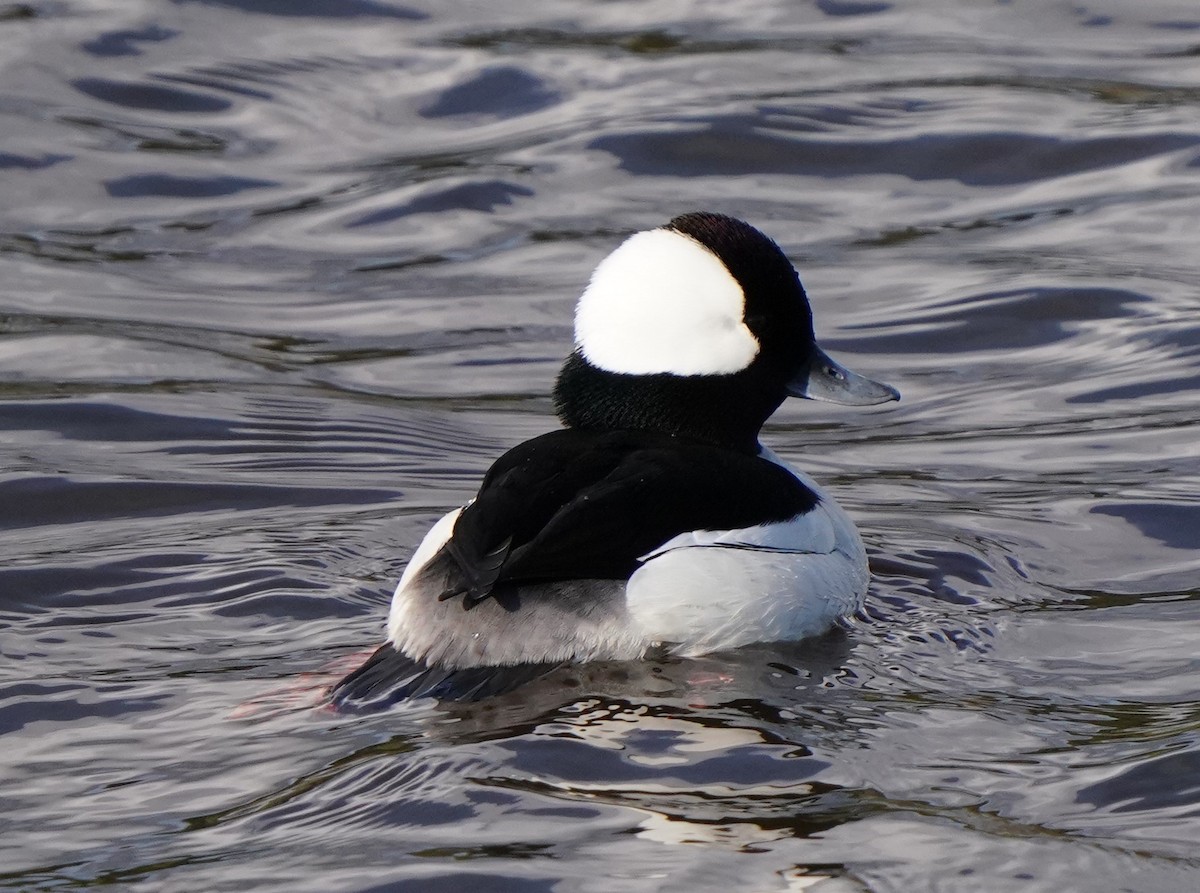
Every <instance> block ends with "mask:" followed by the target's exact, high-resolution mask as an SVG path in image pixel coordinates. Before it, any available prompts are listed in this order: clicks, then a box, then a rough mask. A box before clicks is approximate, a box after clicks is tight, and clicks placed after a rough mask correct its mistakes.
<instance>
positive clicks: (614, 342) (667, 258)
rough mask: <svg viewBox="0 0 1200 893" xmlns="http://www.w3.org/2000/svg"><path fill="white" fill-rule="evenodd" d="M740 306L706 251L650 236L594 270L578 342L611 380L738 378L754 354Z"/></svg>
mask: <svg viewBox="0 0 1200 893" xmlns="http://www.w3.org/2000/svg"><path fill="white" fill-rule="evenodd" d="M744 305H745V295H744V294H743V292H742V288H741V286H740V285H738V283H737V280H736V279H734V278H733V276H732V275H730V273H729V271H728V270H727V269H725V265H724V264H723V263H721V261H720V260H718V259H717V257H716V256H715V255H714V254H713V253H712V252H711V251H709V250H708V249H707V248H705V247H704V246H703V245H701V244H700V243H699V242H696V241H695V240H694V239H691V238H689V237H688V236H685V235H682V234H680V233H677V232H674V231H672V230H666V229H653V230H648V231H646V232H640V233H636V234H635V235H632V236H630V237H629V238H628V239H626V240H625V241H624V242H623V243H622V244H621V245H620V247H618V248H617V250H616V251H614V252H613V253H612V254H610V255H609V256H608V257H606V258H605V259H604V260H602V261H601V262H600V265H599V266H598V267H596V271H595V272H594V273H593V274H592V279H591V282H590V283H589V284H588V287H587V288H586V289H585V290H584V292H583V296H582V297H581V298H580V299H579V306H578V308H577V309H576V311H575V342H576V344H577V345H578V346H579V348H580V349H581V350H582V352H583V355H584V357H585V358H586V359H587V360H588V362H590V363H591V364H592V365H593V366H598V367H599V368H601V369H606V370H608V371H609V372H623V373H627V374H631V375H649V374H654V373H660V372H669V373H672V374H674V375H719V374H725V373H730V372H737V371H738V370H740V369H745V368H746V367H747V366H748V365H750V363H751V361H752V360H753V359H754V357H755V356H757V354H758V349H759V344H758V340H757V339H756V338H755V337H754V335H753V334H752V333H751V331H750V330H749V329H748V328H747V327H746V324H745V322H743V321H742V315H743V313H744Z"/></svg>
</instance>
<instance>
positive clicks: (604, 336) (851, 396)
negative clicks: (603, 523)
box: [554, 212, 900, 449]
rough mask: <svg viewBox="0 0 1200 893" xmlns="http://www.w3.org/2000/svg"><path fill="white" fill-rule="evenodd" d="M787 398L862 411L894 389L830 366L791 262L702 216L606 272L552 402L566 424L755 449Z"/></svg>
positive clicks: (591, 294) (631, 245) (675, 224)
mask: <svg viewBox="0 0 1200 893" xmlns="http://www.w3.org/2000/svg"><path fill="white" fill-rule="evenodd" d="M788 396H793V397H805V398H808V399H811V400H826V401H829V402H833V403H844V404H848V405H852V406H865V405H870V404H874V403H886V402H888V401H890V400H899V399H900V394H899V392H898V391H896V389H895V388H892V387H890V386H888V385H886V384H882V383H880V382H877V381H872V380H871V379H869V378H865V377H864V376H862V375H859V374H857V373H855V372H851V371H850V370H849V369H846V368H845V367H844V366H842V365H840V364H839V363H837V362H835V361H834V360H832V359H830V357H829V356H828V354H826V353H825V352H824V351H822V350H821V349H820V347H818V346H817V343H816V339H815V338H814V336H813V325H812V312H811V310H810V309H809V305H808V296H807V295H806V294H805V293H804V287H803V286H802V285H801V284H800V277H799V276H797V275H796V270H795V269H794V268H793V267H792V264H791V262H790V261H789V260H788V259H787V257H786V256H785V255H784V253H783V252H782V251H781V250H780V248H779V246H778V245H776V244H775V243H774V242H773V241H771V240H770V239H769V238H767V237H766V236H764V235H763V234H762V233H760V232H759V231H758V230H757V229H755V228H754V227H752V226H750V225H749V224H748V223H744V222H742V221H741V220H735V219H734V218H732V217H726V216H724V215H721V214H710V213H704V212H696V213H691V214H684V215H682V216H680V217H676V218H675V219H674V220H672V221H671V222H670V223H668V224H667V225H666V226H664V227H661V228H659V229H652V230H646V231H645V232H640V233H636V234H634V235H632V236H630V237H629V238H628V239H626V240H625V242H623V243H622V244H621V245H620V246H619V247H618V248H617V249H616V250H615V251H614V252H613V253H612V254H610V255H609V256H608V257H606V258H605V259H604V260H603V261H601V262H600V265H599V266H598V267H596V271H595V272H594V273H593V274H592V278H591V282H590V283H589V284H588V286H587V289H586V290H585V291H584V293H583V296H582V297H581V298H580V299H579V306H578V308H577V310H576V313H575V350H574V352H572V354H571V355H570V356H569V357H568V358H567V361H566V363H564V364H563V368H562V371H561V372H560V373H559V376H558V382H557V385H556V386H555V390H554V397H555V403H556V406H557V409H558V414H559V416H560V418H562V420H563V422H564V423H565V424H567V425H569V426H572V427H579V428H635V429H642V430H652V431H660V432H663V433H666V434H673V435H679V436H686V437H693V438H698V439H701V440H706V441H710V442H713V443H719V444H722V445H725V446H731V447H734V448H738V449H757V444H758V432H759V429H760V428H761V427H762V425H763V423H764V422H765V421H766V420H767V419H768V418H769V417H770V415H771V413H773V412H774V411H775V410H776V409H777V408H778V407H779V404H781V403H782V402H783V401H784V399H785V398H786V397H788Z"/></svg>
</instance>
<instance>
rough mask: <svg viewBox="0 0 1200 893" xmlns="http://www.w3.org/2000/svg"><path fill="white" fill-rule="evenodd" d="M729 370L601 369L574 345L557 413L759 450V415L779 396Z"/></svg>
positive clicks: (583, 422) (569, 419) (578, 423)
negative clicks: (683, 373)
mask: <svg viewBox="0 0 1200 893" xmlns="http://www.w3.org/2000/svg"><path fill="white" fill-rule="evenodd" d="M754 378H755V375H754V373H753V372H752V371H750V370H746V371H743V372H738V373H735V374H732V375H695V376H680V375H669V374H665V373H664V374H657V375H625V374H622V373H619V372H608V371H606V370H604V369H599V368H597V367H595V366H593V365H592V364H591V363H589V362H588V361H587V360H585V359H584V358H583V357H582V356H581V355H580V354H579V352H578V351H576V352H574V353H572V354H571V356H569V357H567V361H566V362H565V363H564V364H563V367H562V371H560V372H559V374H558V381H557V382H556V383H555V386H554V403H555V409H556V411H557V412H558V417H559V418H560V419H562V421H563V423H564V424H565V425H567V426H568V427H571V428H583V429H593V430H597V429H632V430H638V431H654V432H658V433H661V434H669V435H672V436H675V437H685V438H688V439H691V440H699V441H704V442H706V443H711V444H714V445H717V446H722V447H726V448H728V449H733V450H738V451H739V452H747V453H757V452H758V450H759V445H758V432H759V429H760V428H761V427H762V424H763V422H765V421H766V420H767V418H768V417H769V416H770V415H771V413H772V412H774V411H775V409H776V408H778V406H779V404H780V403H782V402H783V399H784V394H783V392H782V391H780V392H779V393H778V394H772V393H770V391H769V389H768V390H764V389H763V388H762V386H761V383H757V382H755V381H754V380H753V379H754Z"/></svg>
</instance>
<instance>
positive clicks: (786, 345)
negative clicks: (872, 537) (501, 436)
mask: <svg viewBox="0 0 1200 893" xmlns="http://www.w3.org/2000/svg"><path fill="white" fill-rule="evenodd" d="M788 396H794V397H805V398H808V399H813V400H827V401H831V402H835V403H844V404H850V405H869V404H875V403H884V402H887V401H890V400H898V399H899V398H900V394H899V393H898V392H897V391H896V390H895V389H894V388H892V387H889V386H888V385H885V384H882V383H879V382H875V381H871V380H870V379H868V378H864V377H863V376H861V375H858V374H856V373H854V372H851V371H850V370H848V369H846V368H844V367H843V366H841V365H839V364H838V363H836V362H834V361H833V360H832V359H830V358H829V357H828V356H827V355H826V354H825V353H824V352H823V351H822V350H821V349H820V348H819V347H818V346H817V344H816V341H815V340H814V337H813V325H812V316H811V311H810V309H809V304H808V298H807V296H806V295H805V293H804V288H803V286H802V285H801V284H800V279H799V277H798V276H797V274H796V271H795V269H794V268H793V267H792V264H791V262H790V261H788V259H787V257H786V256H785V255H784V253H783V251H782V250H780V248H779V247H778V246H777V245H776V244H775V243H774V242H773V241H771V240H770V239H769V238H767V237H766V236H765V235H763V234H762V233H760V232H759V231H758V230H757V229H755V228H754V227H752V226H750V225H749V224H747V223H744V222H742V221H740V220H735V219H733V218H731V217H726V216H723V215H720V214H711V213H691V214H684V215H682V216H680V217H676V218H675V219H674V220H672V221H671V222H670V223H668V224H667V225H666V226H663V227H661V228H659V229H652V230H648V231H645V232H639V233H636V234H635V235H633V236H630V237H629V238H628V239H627V240H626V241H625V242H624V243H622V244H621V245H620V246H619V247H618V248H617V249H616V250H615V251H614V252H613V253H612V254H610V255H609V256H608V257H607V258H605V259H604V260H603V261H602V262H601V263H600V265H599V266H598V267H597V268H596V271H595V272H594V273H593V274H592V278H591V281H590V283H589V284H588V286H587V288H586V289H585V290H584V293H583V296H582V297H581V298H580V300H579V305H578V308H577V310H576V314H575V349H574V350H573V351H572V353H571V355H570V356H568V357H567V359H566V362H565V363H564V364H563V367H562V370H561V372H560V373H559V375H558V381H557V383H556V385H555V388H554V401H555V405H556V408H557V412H558V416H559V418H560V419H561V421H562V422H563V425H564V426H565V427H563V428H562V429H560V430H557V431H552V432H550V433H548V434H543V435H541V436H540V437H535V438H534V439H532V440H529V441H527V442H525V443H522V444H520V445H519V446H516V447H514V448H513V449H511V450H509V451H508V452H507V453H505V454H504V455H503V456H501V457H500V458H499V459H497V460H496V462H495V464H494V465H492V467H491V468H490V469H489V470H488V472H487V474H486V475H485V477H484V479H483V483H482V484H481V486H480V488H479V492H478V493H477V494H476V495H475V497H474V498H473V499H472V500H471V501H470V502H468V503H467V504H466V505H465V506H463V507H461V508H457V509H454V510H453V511H451V512H450V513H449V514H447V515H446V516H445V517H443V518H442V519H441V520H440V521H438V522H437V523H436V524H435V525H434V526H433V528H432V529H431V530H430V531H429V533H428V534H427V535H426V537H425V539H424V540H423V541H422V543H421V544H420V546H419V547H418V548H417V550H416V553H415V554H414V555H413V557H412V560H411V561H410V562H409V563H408V566H407V568H406V569H405V571H404V574H403V576H402V577H401V580H400V583H399V585H398V586H397V588H396V592H395V595H394V596H393V598H392V606H391V613H390V616H389V618H388V626H387V642H386V643H385V644H384V645H383V646H381V647H380V648H379V649H378V650H377V651H376V652H375V653H374V655H372V656H371V658H369V659H368V661H367V662H366V663H365V664H364V665H363V666H362V667H360V668H359V669H358V670H356V671H355V672H353V673H351V674H350V675H349V676H347V677H346V678H345V679H343V680H342V681H341V682H339V683H338V684H337V686H335V688H334V690H333V698H334V701H335V702H336V703H340V704H343V705H346V704H361V703H365V702H374V703H378V702H381V701H385V702H391V701H395V700H398V699H400V698H405V697H413V696H419V695H433V696H437V697H460V698H461V697H478V696H481V695H484V694H488V693H492V692H495V691H499V690H502V689H505V688H511V687H512V686H513V685H514V684H518V683H519V682H521V681H522V680H523V679H525V678H531V677H533V676H536V675H539V674H540V673H544V672H546V671H547V668H550V667H553V666H555V665H558V664H561V663H563V662H581V661H591V660H629V659H637V658H640V657H643V656H645V655H647V654H648V653H651V652H659V651H661V650H665V651H667V652H669V653H673V654H677V655H681V656H696V655H699V654H703V653H707V652H712V651H719V650H723V649H728V648H733V647H736V646H740V645H746V644H749V643H752V642H770V641H783V640H794V639H799V638H803V637H805V636H811V635H816V634H819V633H822V632H825V631H826V630H828V629H829V628H830V627H831V626H832V625H833V624H834V623H836V622H837V620H838V619H839V618H842V617H846V616H848V615H850V614H853V613H854V612H855V611H856V610H857V609H858V608H859V607H860V606H861V605H862V601H863V597H864V596H865V594H866V589H867V582H868V571H867V557H866V552H865V550H864V549H863V544H862V540H861V539H860V538H859V535H858V531H857V530H855V528H854V524H853V523H852V522H851V520H850V519H849V517H848V516H847V515H846V514H845V513H844V512H843V511H842V509H841V508H840V507H839V506H838V505H837V503H835V502H834V501H833V499H832V498H831V497H829V496H828V495H827V494H825V493H824V492H822V491H821V489H820V488H819V487H818V486H817V484H816V483H815V482H814V481H813V480H812V479H811V478H810V477H808V476H807V475H806V474H803V473H801V472H798V471H796V470H794V469H791V468H789V467H788V466H787V465H785V464H784V463H783V462H782V461H781V460H780V459H779V458H778V457H777V456H776V455H775V454H774V453H772V452H771V451H770V450H769V449H767V448H765V447H763V446H762V445H761V444H760V443H759V441H758V435H759V430H760V429H761V428H762V425H763V423H764V422H766V420H767V419H768V418H769V417H770V415H771V413H773V412H774V411H775V410H776V409H777V408H778V407H779V405H780V404H781V403H782V402H783V401H784V399H785V398H786V397H788Z"/></svg>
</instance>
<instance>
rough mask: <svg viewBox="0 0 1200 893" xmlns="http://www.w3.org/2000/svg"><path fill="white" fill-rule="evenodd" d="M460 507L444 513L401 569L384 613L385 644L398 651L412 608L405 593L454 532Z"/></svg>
mask: <svg viewBox="0 0 1200 893" xmlns="http://www.w3.org/2000/svg"><path fill="white" fill-rule="evenodd" d="M463 508H466V506H463V507H462V508H457V509H454V510H453V511H451V512H447V513H446V514H445V515H443V516H442V518H441V520H439V521H438V522H437V523H436V524H434V525H433V527H431V528H430V530H429V533H427V534H425V539H423V540H421V545H419V546H417V551H416V552H414V553H413V557H412V558H410V559H409V560H408V566H407V567H406V568H404V574H403V575H402V576H401V577H400V582H399V583H398V584H397V585H396V591H395V593H394V594H393V595H392V608H391V611H389V612H388V641H389V642H391V643H392V644H393V645H395V646H396V647H397V648H400V649H401V650H403V645H404V640H405V637H406V635H407V634H408V629H407V627H408V625H409V623H408V621H409V618H408V613H409V611H411V610H412V608H413V599H412V598H411V597H407V596H408V594H407V593H406V591H405V590H406V589H407V588H408V584H409V583H410V582H411V581H412V579H413V577H415V576H416V575H417V572H418V571H419V570H420V569H421V568H423V567H424V566H425V565H426V564H428V563H429V560H430V559H431V558H433V556H434V555H436V554H437V553H438V550H439V549H440V548H442V546H444V545H446V542H447V540H449V539H450V536H451V535H452V534H453V533H454V522H455V521H457V520H458V516H459V515H461V514H462V510H463ZM436 595H437V593H434V596H435V597H436Z"/></svg>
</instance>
